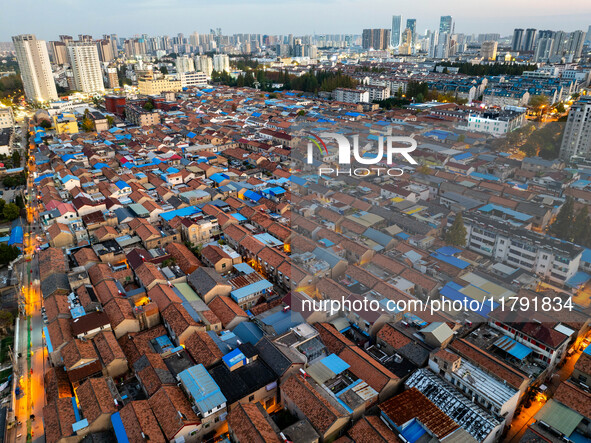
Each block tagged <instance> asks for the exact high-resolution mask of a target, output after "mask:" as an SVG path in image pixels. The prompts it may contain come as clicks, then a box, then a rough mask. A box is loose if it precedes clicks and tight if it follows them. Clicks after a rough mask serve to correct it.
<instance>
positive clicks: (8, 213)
mask: <svg viewBox="0 0 591 443" xmlns="http://www.w3.org/2000/svg"><path fill="white" fill-rule="evenodd" d="M20 212H21V210H20V208H19V207H18V206H17V205H15V204H14V203H7V204H6V205H4V209H3V210H2V214H3V215H4V218H5V219H6V220H10V221H12V220H14V219H16V218H18V216H19V214H20Z"/></svg>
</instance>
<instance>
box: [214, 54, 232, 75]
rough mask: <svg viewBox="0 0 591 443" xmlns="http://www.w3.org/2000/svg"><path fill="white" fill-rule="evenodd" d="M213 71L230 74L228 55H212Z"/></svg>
mask: <svg viewBox="0 0 591 443" xmlns="http://www.w3.org/2000/svg"><path fill="white" fill-rule="evenodd" d="M213 70H214V71H217V72H222V71H226V72H230V57H228V54H214V56H213Z"/></svg>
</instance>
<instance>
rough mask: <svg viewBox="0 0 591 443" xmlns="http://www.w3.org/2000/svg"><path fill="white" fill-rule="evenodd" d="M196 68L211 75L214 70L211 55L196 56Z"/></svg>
mask: <svg viewBox="0 0 591 443" xmlns="http://www.w3.org/2000/svg"><path fill="white" fill-rule="evenodd" d="M195 69H196V70H197V71H200V72H203V73H205V74H206V75H207V76H208V77H210V76H211V73H212V72H213V61H212V60H211V57H208V56H207V55H200V56H199V57H195Z"/></svg>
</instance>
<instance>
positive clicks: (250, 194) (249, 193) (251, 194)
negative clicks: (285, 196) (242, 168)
mask: <svg viewBox="0 0 591 443" xmlns="http://www.w3.org/2000/svg"><path fill="white" fill-rule="evenodd" d="M244 196H245V197H246V198H248V199H250V200H252V201H254V202H258V201H259V200H260V199H261V198H263V197H262V196H261V195H259V194H257V193H256V192H254V191H251V190H250V189H247V190H246V191H244Z"/></svg>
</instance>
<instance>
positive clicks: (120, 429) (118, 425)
mask: <svg viewBox="0 0 591 443" xmlns="http://www.w3.org/2000/svg"><path fill="white" fill-rule="evenodd" d="M111 423H112V424H113V430H114V431H115V437H116V438H117V443H129V439H128V438H127V432H125V426H124V425H123V421H122V420H121V415H120V414H119V412H115V413H114V414H113V415H111Z"/></svg>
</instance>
